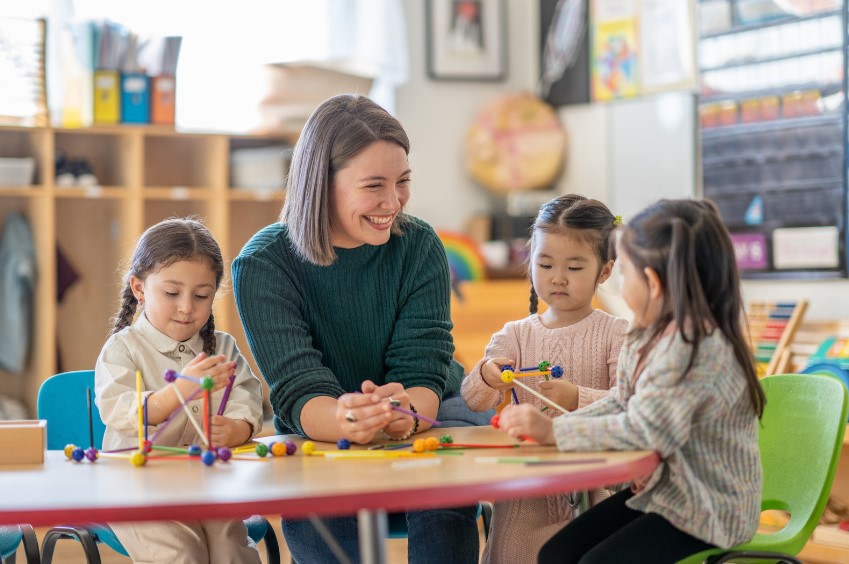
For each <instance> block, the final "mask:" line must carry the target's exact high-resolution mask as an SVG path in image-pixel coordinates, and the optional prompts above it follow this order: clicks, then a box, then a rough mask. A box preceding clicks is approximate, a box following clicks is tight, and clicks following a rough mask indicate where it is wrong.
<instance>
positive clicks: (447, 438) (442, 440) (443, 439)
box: [439, 435, 454, 445]
mask: <svg viewBox="0 0 849 564" xmlns="http://www.w3.org/2000/svg"><path fill="white" fill-rule="evenodd" d="M439 442H440V443H442V444H444V445H450V444H453V443H454V438H453V437H452V436H451V435H442V436H441V437H439Z"/></svg>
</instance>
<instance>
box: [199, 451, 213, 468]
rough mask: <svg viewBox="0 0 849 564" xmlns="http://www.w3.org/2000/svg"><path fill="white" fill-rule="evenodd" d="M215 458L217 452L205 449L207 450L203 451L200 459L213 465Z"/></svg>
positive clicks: (208, 464)
mask: <svg viewBox="0 0 849 564" xmlns="http://www.w3.org/2000/svg"><path fill="white" fill-rule="evenodd" d="M215 458H216V456H215V453H214V452H212V451H211V450H205V451H203V454H202V455H200V459H201V460H202V461H203V463H204V464H206V465H207V466H212V465H213V464H214V463H215Z"/></svg>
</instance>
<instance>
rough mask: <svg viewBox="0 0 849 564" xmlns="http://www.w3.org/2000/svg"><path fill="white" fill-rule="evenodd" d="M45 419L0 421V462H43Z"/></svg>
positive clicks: (45, 433)
mask: <svg viewBox="0 0 849 564" xmlns="http://www.w3.org/2000/svg"><path fill="white" fill-rule="evenodd" d="M46 436H47V421H45V420H44V419H37V420H26V421H0V464H44V441H45V438H46Z"/></svg>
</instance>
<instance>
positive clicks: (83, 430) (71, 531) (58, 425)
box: [37, 370, 280, 564]
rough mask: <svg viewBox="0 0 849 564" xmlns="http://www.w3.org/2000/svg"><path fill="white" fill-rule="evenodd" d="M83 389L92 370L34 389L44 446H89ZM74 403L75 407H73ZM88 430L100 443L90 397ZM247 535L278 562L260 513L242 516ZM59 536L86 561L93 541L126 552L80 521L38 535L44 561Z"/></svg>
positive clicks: (94, 557)
mask: <svg viewBox="0 0 849 564" xmlns="http://www.w3.org/2000/svg"><path fill="white" fill-rule="evenodd" d="M87 389H91V390H92V394H94V370H78V371H76V372H63V373H61V374H56V375H55V376H51V377H50V378H48V379H47V380H45V381H44V382H43V383H42V384H41V388H40V389H39V390H38V408H37V409H38V418H39V419H45V420H47V450H63V449H64V448H65V445H67V444H75V445H77V446H80V447H83V448H87V447H88V446H89V444H88V443H89V429H88V408H87V401H86V397H87V396H86V394H87ZM77 406H78V407H77ZM91 410H92V414H91V415H92V434H93V435H94V447H95V448H97V449H100V448H101V447H102V445H103V433H104V432H105V431H106V426H105V425H104V424H103V421H102V420H101V419H100V411H99V410H98V409H97V405H95V403H94V398H93V397H92V403H91ZM245 527H247V529H248V536H249V537H250V538H251V539H252V540H253V541H254V542H255V543H257V544H258V543H259V542H260V541H263V540H264V541H265V551H266V556H267V562H269V564H279V562H280V547H279V545H278V543H277V535H276V534H275V532H274V529H273V528H272V526H271V524H270V523H269V522H268V520H267V519H266V518H265V517H263V516H261V515H252V516H251V517H249V518H248V519H245ZM63 538H75V539H77V540H78V541H79V542H80V543H81V544H82V546H83V551H84V552H85V555H86V560H87V562H89V564H99V563H100V552H99V550H98V548H97V543H103V544H105V545H107V546H108V547H109V548H111V549H112V550H114V551H115V552H117V553H118V554H122V555H124V556H128V555H127V551H126V550H125V549H124V547H123V546H122V545H121V541H119V540H118V537H116V536H115V533H113V532H112V529H110V528H109V527H108V526H107V525H105V524H98V523H86V524H84V525H62V526H57V527H53V528H52V529H50V530H49V531H48V532H47V533H45V535H44V538H43V539H42V547H41V558H42V561H43V562H44V563H45V564H50V563H51V562H52V561H53V550H54V548H55V545H56V541H58V540H59V539H63Z"/></svg>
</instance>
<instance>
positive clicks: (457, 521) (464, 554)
mask: <svg viewBox="0 0 849 564" xmlns="http://www.w3.org/2000/svg"><path fill="white" fill-rule="evenodd" d="M494 414H495V411H494V410H492V411H491V412H484V413H475V412H473V411H471V410H470V409H469V408H468V407H467V406H466V404H465V402H464V401H463V398H461V397H460V396H452V397H450V398H447V399H445V400H443V401H442V404H441V405H440V407H439V413H437V416H436V417H437V419H439V421H440V422H442V424H443V425H444V426H445V427H470V426H478V425H489V420H490V418H491V417H492V416H493V415H494ZM406 517H407V531H408V537H407V559H408V562H409V563H410V564H426V563H432V562H439V563H440V564H476V563H477V562H478V557H479V554H480V546H479V539H478V525H477V522H476V518H477V507H476V506H470V507H453V508H450V509H432V510H427V511H409V512H407V514H406ZM323 521H324V524H325V525H326V526H327V528H328V529H329V530H330V533H331V534H332V535H333V537H334V538H335V539H336V542H338V543H339V545H340V546H341V547H342V549H343V550H344V551H345V553H346V554H348V557H349V558H350V559H351V562H353V563H358V562H359V561H360V545H359V538H358V531H357V518H356V517H335V518H330V519H323ZM282 524H283V536H284V537H286V544H287V545H289V551H290V552H291V553H292V557H293V558H294V559H295V562H297V563H298V564H313V563H315V564H325V563H326V564H332V563H335V562H337V559H336V557H335V556H334V555H333V552H332V551H331V550H330V548H328V546H327V544H325V542H324V540H322V538H321V536H320V535H319V534H318V532H317V531H316V530H315V528H314V527H313V526H312V524H311V523H310V522H309V520H306V519H297V520H287V519H283V520H282Z"/></svg>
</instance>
